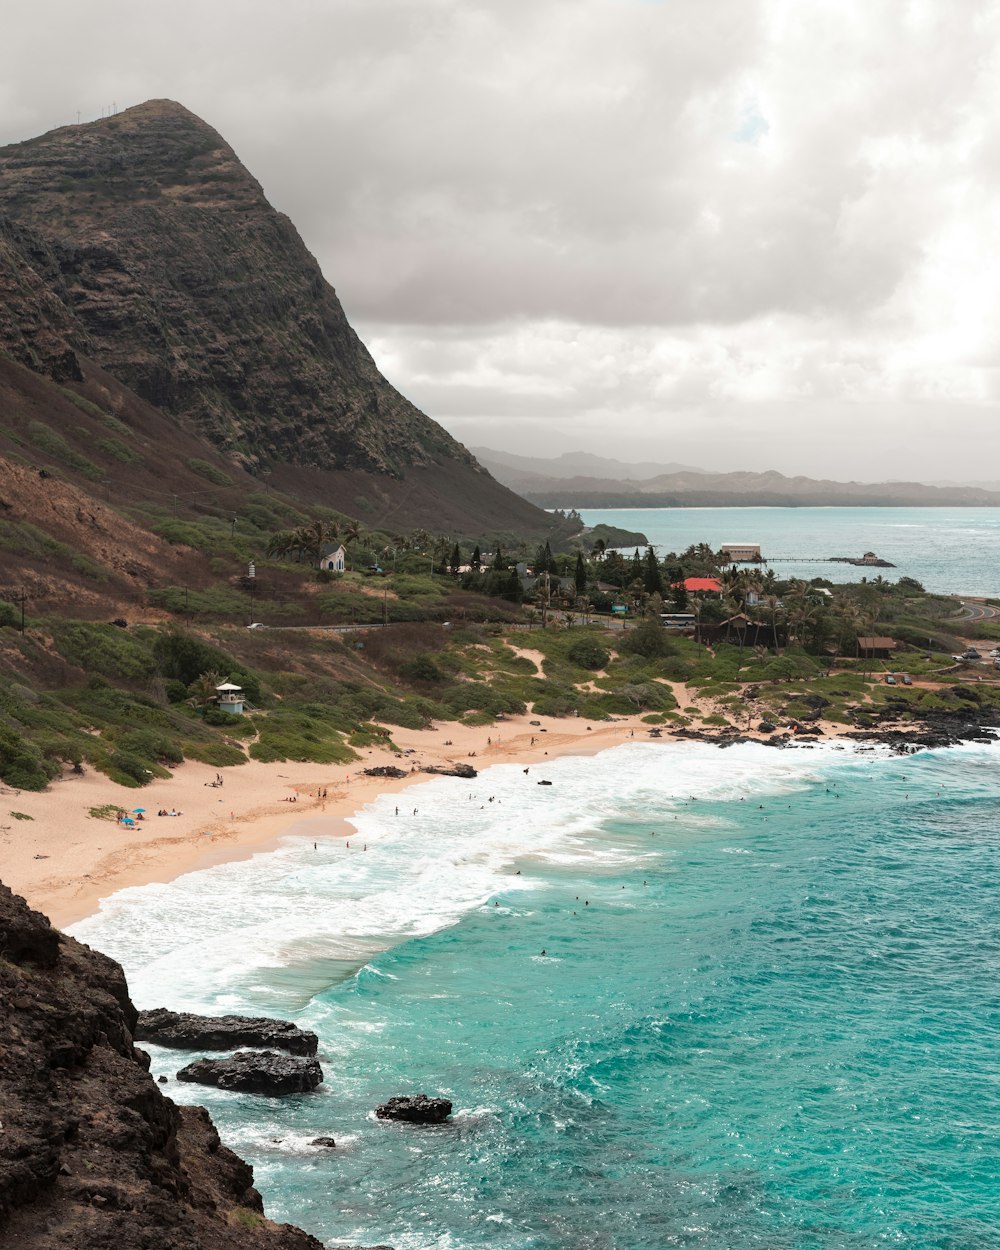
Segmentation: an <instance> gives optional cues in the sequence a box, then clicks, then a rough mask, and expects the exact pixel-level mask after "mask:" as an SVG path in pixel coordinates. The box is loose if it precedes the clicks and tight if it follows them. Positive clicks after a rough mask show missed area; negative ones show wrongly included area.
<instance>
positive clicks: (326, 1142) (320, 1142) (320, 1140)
mask: <svg viewBox="0 0 1000 1250" xmlns="http://www.w3.org/2000/svg"><path fill="white" fill-rule="evenodd" d="M336 1144H337V1143H336V1142H335V1141H334V1140H333V1138H332V1137H314V1138H313V1139H312V1141H311V1142H310V1143H309V1145H310V1146H325V1147H326V1149H327V1150H332V1149H333V1148H334V1146H336Z"/></svg>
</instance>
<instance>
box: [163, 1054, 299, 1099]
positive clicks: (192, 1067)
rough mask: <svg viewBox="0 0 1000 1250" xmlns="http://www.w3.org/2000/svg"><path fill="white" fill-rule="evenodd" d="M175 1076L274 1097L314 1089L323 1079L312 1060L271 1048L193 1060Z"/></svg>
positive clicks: (201, 1083)
mask: <svg viewBox="0 0 1000 1250" xmlns="http://www.w3.org/2000/svg"><path fill="white" fill-rule="evenodd" d="M177 1079H178V1081H194V1082H196V1083H197V1084H199V1085H217V1086H218V1087H219V1089H232V1090H240V1091H241V1092H243V1093H246V1094H266V1095H268V1097H272V1098H276V1097H280V1096H281V1095H283V1094H304V1093H308V1092H309V1090H311V1089H315V1088H316V1086H317V1085H320V1084H321V1083H322V1081H323V1069H322V1068H321V1067H320V1066H319V1064H318V1063H317V1062H316V1060H315V1059H301V1058H299V1057H297V1056H293V1055H279V1054H277V1053H276V1052H275V1051H273V1050H241V1051H238V1052H237V1053H236V1054H235V1055H230V1056H229V1057H228V1058H226V1059H196V1060H195V1062H194V1063H189V1064H188V1065H187V1067H186V1068H181V1070H180V1072H178V1073H177Z"/></svg>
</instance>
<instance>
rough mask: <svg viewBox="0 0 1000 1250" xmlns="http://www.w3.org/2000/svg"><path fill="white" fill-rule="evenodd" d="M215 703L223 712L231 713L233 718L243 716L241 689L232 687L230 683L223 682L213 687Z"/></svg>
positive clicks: (240, 687)
mask: <svg viewBox="0 0 1000 1250" xmlns="http://www.w3.org/2000/svg"><path fill="white" fill-rule="evenodd" d="M215 701H216V703H217V704H218V706H219V707H220V708H221V709H222V710H223V711H224V712H232V714H233V715H234V716H242V715H243V687H242V686H234V685H233V683H232V682H231V681H224V682H223V683H222V685H221V686H216V687H215Z"/></svg>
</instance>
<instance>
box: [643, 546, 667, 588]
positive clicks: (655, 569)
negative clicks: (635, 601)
mask: <svg viewBox="0 0 1000 1250" xmlns="http://www.w3.org/2000/svg"><path fill="white" fill-rule="evenodd" d="M643 585H644V586H645V588H646V594H648V595H662V594H663V578H662V577H661V576H660V566H659V564H658V563H657V560H656V552H655V551H654V550H653V548H652V547H647V548H646V571H645V574H644V576H643Z"/></svg>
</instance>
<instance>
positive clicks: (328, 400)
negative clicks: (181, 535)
mask: <svg viewBox="0 0 1000 1250" xmlns="http://www.w3.org/2000/svg"><path fill="white" fill-rule="evenodd" d="M0 352H6V353H7V354H8V355H10V356H12V357H13V358H14V359H15V360H17V361H19V362H21V363H23V364H27V365H28V366H29V367H31V368H33V369H35V370H37V371H39V372H41V373H45V374H48V375H49V376H50V377H53V378H54V379H56V380H57V381H59V382H69V383H73V382H76V381H79V380H80V379H81V378H82V376H83V375H84V374H85V373H86V364H87V362H90V363H91V364H93V365H96V366H99V367H100V368H101V369H103V370H105V371H106V372H107V373H108V374H110V375H112V376H113V377H114V378H116V379H117V380H118V381H119V382H120V383H123V384H124V385H125V386H126V387H128V388H129V390H130V391H131V392H134V393H135V394H136V395H137V396H138V397H139V398H140V399H142V400H144V401H146V402H147V403H149V404H151V405H153V406H155V407H156V408H158V409H160V410H161V411H164V412H165V413H168V414H171V415H172V416H173V417H174V418H176V419H178V420H179V421H180V422H181V423H182V424H183V425H184V426H186V427H187V429H189V430H190V431H193V432H196V433H197V434H199V435H200V436H202V437H203V438H205V439H206V440H207V441H209V442H210V443H211V444H212V445H213V446H214V447H215V448H216V449H217V450H219V451H221V452H222V453H223V454H224V455H225V456H226V457H227V458H228V459H229V460H230V461H231V462H233V463H234V464H238V465H240V466H242V467H243V468H246V469H248V470H250V472H252V473H254V474H257V475H259V474H260V473H261V472H263V471H266V470H270V471H273V473H274V476H273V478H272V480H273V481H274V482H275V483H276V484H279V485H280V486H281V487H282V488H283V489H287V488H288V486H289V485H290V484H292V485H294V484H295V483H296V482H298V483H299V484H300V485H301V486H302V488H303V490H304V493H305V497H306V498H309V499H311V500H319V499H322V500H323V502H328V503H334V504H335V506H337V505H336V501H335V500H333V499H332V498H331V497H330V496H331V495H332V494H333V493H334V492H336V491H338V490H339V493H340V494H341V495H342V496H343V495H345V494H346V499H344V500H343V502H342V503H341V504H340V505H339V506H340V507H341V508H342V510H345V511H347V512H349V513H355V512H356V509H354V508H352V507H351V506H349V504H350V502H351V501H352V499H353V498H354V496H358V495H360V496H363V497H365V498H366V499H367V500H368V501H369V502H370V505H371V507H370V511H371V515H370V516H368V517H363V518H362V519H364V520H365V521H367V522H374V521H375V520H376V519H377V515H376V514H377V513H379V512H388V511H391V512H392V514H393V515H392V520H393V523H394V524H396V525H400V524H405V523H407V522H408V523H410V524H425V523H426V520H425V519H424V518H423V517H412V518H411V517H410V516H409V515H408V513H407V508H406V507H405V506H404V507H402V508H400V507H399V501H400V499H404V498H405V499H410V497H411V496H412V501H413V503H414V504H415V505H417V509H418V511H419V509H420V507H421V505H422V506H423V507H424V511H425V512H426V513H427V514H429V515H433V514H434V513H435V509H436V508H437V506H438V505H437V504H436V503H434V502H433V498H434V497H435V496H436V498H437V500H442V499H443V500H446V501H447V500H451V501H455V500H457V501H459V506H458V507H456V506H455V505H454V503H452V505H451V508H450V511H451V512H452V513H453V516H452V517H451V518H450V519H447V520H446V522H445V523H446V524H449V525H453V526H457V525H459V524H460V523H461V517H462V516H465V517H466V518H467V519H468V521H471V520H472V519H473V518H474V517H475V516H476V515H477V513H478V512H479V510H482V512H483V513H484V514H485V519H486V521H487V523H488V524H489V525H490V526H494V527H501V528H513V529H516V528H520V529H544V528H546V526H545V523H544V517H543V515H542V514H541V513H540V512H538V511H537V510H536V509H535V508H534V507H533V506H531V505H530V504H527V503H525V502H524V501H523V500H521V499H519V498H517V496H515V495H514V494H513V493H512V492H510V491H508V490H507V489H506V488H505V487H503V486H501V485H500V484H499V483H497V482H496V481H494V479H493V478H492V477H490V475H489V474H488V473H487V472H486V471H485V470H483V469H482V468H481V467H480V466H479V464H478V463H477V462H476V460H475V458H474V457H473V456H472V455H471V454H470V453H469V452H468V451H466V449H465V448H464V447H462V445H461V444H460V443H458V442H457V441H456V440H455V439H453V438H452V437H451V436H450V435H449V434H448V433H447V432H446V431H445V430H444V429H442V427H441V426H439V425H438V424H437V423H436V422H434V421H432V420H430V419H429V418H428V417H426V416H425V415H424V414H423V413H422V412H420V411H419V410H418V409H417V408H415V407H414V406H413V404H411V403H410V402H409V401H408V400H406V399H405V398H404V397H403V396H402V395H400V394H399V392H398V391H396V390H395V389H394V388H393V387H392V386H391V385H390V384H389V383H388V382H387V381H386V380H385V378H383V377H382V375H381V374H380V373H379V371H378V369H377V368H376V366H375V363H374V361H373V360H372V358H371V356H370V355H369V353H368V351H367V350H366V348H365V347H364V345H363V344H362V343H361V341H360V339H359V338H358V337H357V335H356V334H355V333H354V331H353V330H352V329H351V326H350V325H349V323H348V321H347V318H346V316H345V315H344V310H343V308H342V307H341V305H340V301H339V300H338V298H337V295H336V292H335V291H334V289H333V287H332V286H330V284H329V283H328V282H327V281H326V280H325V279H324V277H323V274H322V273H321V272H320V269H319V266H318V264H317V263H316V261H315V259H314V258H313V257H312V256H311V255H310V254H309V252H308V251H307V249H306V247H305V245H304V244H303V242H302V240H301V238H300V237H299V235H298V233H297V232H296V230H295V228H294V226H293V225H292V223H291V222H290V221H289V220H288V218H287V217H285V216H283V215H282V214H281V213H278V212H276V211H275V210H274V209H273V208H272V207H271V206H270V204H269V203H268V202H267V200H266V199H265V197H264V194H263V191H262V190H261V187H260V185H259V183H258V182H257V181H256V180H255V179H254V178H253V177H252V176H251V174H250V173H249V172H248V171H247V170H246V169H245V168H244V167H243V165H242V164H241V163H240V161H239V159H238V158H237V156H236V154H235V153H234V152H233V150H232V148H231V147H230V146H229V145H228V144H227V143H226V142H225V140H224V139H223V138H222V137H221V136H220V135H219V134H217V133H216V131H214V130H213V129H212V128H211V127H210V126H208V125H206V124H205V123H204V122H203V121H201V120H200V119H199V118H197V117H195V116H194V115H193V114H192V113H190V112H188V111H187V110H186V109H184V108H182V107H181V106H180V105H178V104H175V103H173V102H172V101H169V100H154V101H150V102H148V103H146V104H142V105H139V106H137V107H136V108H132V109H128V110H126V111H125V112H122V113H120V114H117V115H115V116H113V117H107V118H103V119H101V120H100V121H95V122H91V123H88V124H86V125H80V126H66V127H62V128H61V129H59V130H54V131H52V132H50V133H49V134H46V135H42V136H41V137H39V138H35V139H31V140H27V141H26V142H24V143H19V144H14V145H12V146H8V147H5V148H0ZM289 467H291V468H293V469H294V470H305V473H304V474H303V475H302V476H301V477H298V478H297V477H295V474H294V473H292V474H289V473H288V472H287V470H288V469H289ZM283 470H284V471H285V472H284V473H282V471H283ZM331 473H333V474H338V473H339V474H341V475H346V476H344V477H342V478H340V479H337V478H336V477H330V476H324V475H329V474H331ZM359 475H360V476H359ZM404 479H405V482H406V487H407V490H406V491H405V492H402V491H400V490H398V489H394V488H393V487H392V486H391V485H389V486H388V488H387V489H386V488H385V487H386V484H387V483H390V484H391V483H392V482H396V483H401V482H402V481H403V480H404ZM380 485H381V487H382V488H383V489H380ZM347 492H349V493H347ZM444 511H445V516H446V517H447V514H448V511H449V506H448V504H447V503H446V504H445V510H444ZM468 528H469V529H470V530H471V529H473V528H475V527H474V526H473V525H471V524H469V525H468Z"/></svg>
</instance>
